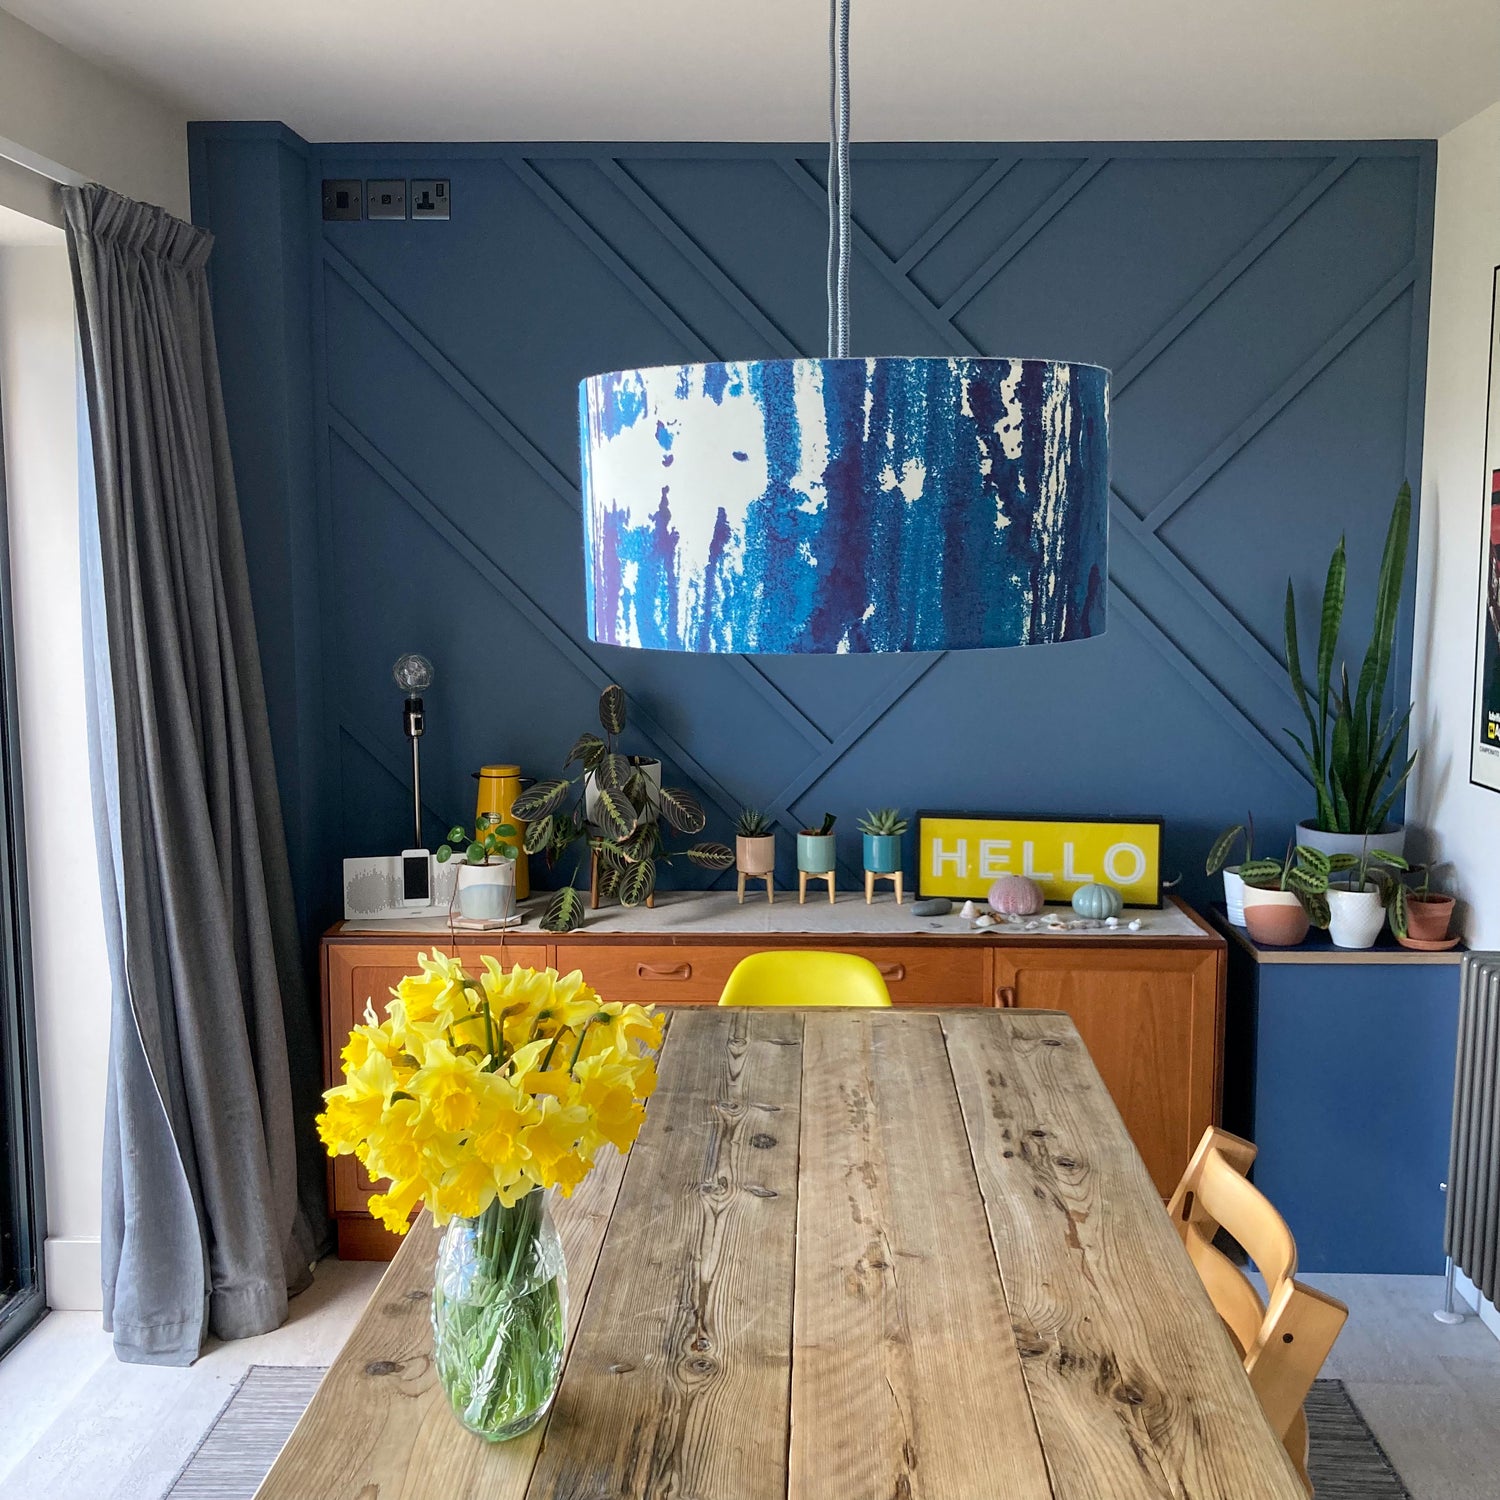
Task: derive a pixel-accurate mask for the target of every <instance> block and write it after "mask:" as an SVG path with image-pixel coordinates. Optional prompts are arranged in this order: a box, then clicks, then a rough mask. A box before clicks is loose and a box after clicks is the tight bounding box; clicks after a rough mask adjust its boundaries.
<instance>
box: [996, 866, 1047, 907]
mask: <svg viewBox="0 0 1500 1500" xmlns="http://www.w3.org/2000/svg"><path fill="white" fill-rule="evenodd" d="M989 902H990V910H991V911H996V912H999V913H1000V914H1001V915H1002V916H1007V917H1008V916H1017V917H1033V916H1035V915H1036V914H1037V912H1039V911H1040V910H1041V909H1042V908H1043V907H1044V906H1045V905H1046V904H1047V899H1046V897H1045V896H1043V895H1042V888H1041V886H1039V885H1038V884H1037V883H1036V881H1034V880H1028V879H1027V878H1026V877H1025V876H1024V875H1002V876H1001V877H1000V878H999V880H997V881H996V882H995V883H994V885H992V886H991V887H990V895H989Z"/></svg>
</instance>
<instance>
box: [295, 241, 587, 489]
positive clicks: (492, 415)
mask: <svg viewBox="0 0 1500 1500" xmlns="http://www.w3.org/2000/svg"><path fill="white" fill-rule="evenodd" d="M323 263H324V265H326V266H327V267H328V269H329V270H331V271H332V272H333V273H334V275H335V276H337V277H338V278H339V280H340V281H342V282H343V283H344V285H345V286H347V287H348V288H349V289H350V291H352V292H354V293H355V294H356V295H357V296H358V297H359V298H360V299H361V300H362V301H363V302H364V303H365V305H366V306H367V307H368V308H369V309H370V310H371V311H372V312H373V313H375V314H376V315H377V316H378V317H380V318H382V319H383V320H384V321H385V322H386V323H387V324H388V325H389V326H390V328H391V331H392V332H393V333H395V334H396V336H397V337H398V338H400V339H401V340H402V342H404V343H405V344H407V345H408V346H409V347H410V348H411V349H412V350H413V351H414V352H415V353H416V354H418V355H419V356H420V357H421V358H422V359H423V360H424V361H425V362H426V364H427V365H428V366H429V367H430V368H431V369H432V371H433V372H434V373H435V374H436V375H437V376H439V377H440V378H441V379H442V380H443V381H444V382H445V383H446V385H447V386H448V388H449V389H450V390H451V391H452V392H453V393H454V395H456V396H457V397H458V398H459V399H460V400H461V401H462V402H463V403H464V405H465V406H467V407H468V408H469V409H470V411H472V412H473V413H474V414H475V416H477V417H479V418H480V419H481V420H482V421H483V422H484V423H486V425H488V426H489V427H491V428H493V429H494V431H495V432H496V433H497V434H498V435H499V436H500V437H501V438H503V439H504V441H505V443H506V445H507V446H508V447H510V448H511V449H512V450H513V451H514V452H515V454H516V456H517V457H518V458H521V459H523V460H524V461H525V462H526V463H527V464H528V465H530V467H531V468H532V469H534V470H535V471H536V473H537V474H538V475H539V476H540V477H541V478H542V479H543V480H544V481H545V482H546V484H547V487H548V488H549V489H550V490H551V491H552V492H553V494H555V495H556V496H557V497H558V498H559V499H561V500H562V501H563V502H564V503H565V504H567V505H568V506H569V507H570V508H571V509H572V510H573V511H574V512H575V514H576V512H577V510H578V485H577V483H576V482H575V481H574V480H572V479H570V478H569V477H568V476H567V475H566V474H564V473H563V471H562V470H561V469H559V468H558V467H557V465H556V464H555V463H553V462H552V460H551V459H550V458H548V457H547V455H546V454H545V453H543V452H542V450H541V449H540V448H538V447H537V445H536V444H535V443H533V442H532V441H531V439H530V438H529V437H527V436H526V434H525V433H524V432H522V431H521V429H520V428H519V427H517V426H516V424H515V423H514V422H512V421H511V420H510V418H509V417H507V416H506V415H505V413H504V412H503V411H501V410H500V408H499V407H498V406H496V405H495V403H494V402H493V401H491V400H490V398H489V397H488V396H486V395H485V393H484V392H483V391H482V390H480V389H479V387H478V386H477V385H475V384H474V382H473V381H472V380H470V379H469V377H468V376H467V375H465V374H464V372H463V371H462V370H460V369H459V368H458V366H457V365H456V364H454V363H453V361H452V360H451V359H449V358H448V356H447V355H446V354H444V353H443V351H442V350H441V349H439V348H438V346H437V345H436V344H434V343H433V342H432V340H431V339H429V338H428V337H427V335H426V334H424V333H423V332H422V330H421V329H420V328H418V327H417V325H416V324H415V323H413V322H412V321H411V319H410V318H408V317H407V316H406V314H405V313H403V312H402V311H401V310H400V309H399V308H398V307H397V306H396V305H395V303H394V302H392V301H391V299H390V298H389V297H387V296H386V294H385V293H384V292H382V291H381V290H380V288H379V287H377V286H376V285H375V283H374V282H373V281H371V280H370V278H369V277H368V276H366V275H365V274H364V272H362V271H361V270H360V269H359V268H358V267H357V266H356V265H355V264H354V263H353V261H351V260H350V259H349V258H348V257H347V256H345V255H341V254H340V253H339V252H338V251H337V250H335V249H334V248H333V246H332V245H329V244H327V243H326V242H325V243H324V245H323Z"/></svg>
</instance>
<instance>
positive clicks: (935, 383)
mask: <svg viewBox="0 0 1500 1500" xmlns="http://www.w3.org/2000/svg"><path fill="white" fill-rule="evenodd" d="M1107 388H1108V372H1107V371H1105V370H1102V369H1100V368H1099V367H1098V366H1096V365H1082V364H1062V363H1053V362H1050V361H1047V360H1023V359H1014V360H1013V359H798V360H755V361H747V362H744V363H739V364H705V365H677V366H664V367H661V368H657V369H647V370H623V371H617V372H615V373H613V374H608V375H595V376H593V377H591V378H590V379H588V380H585V381H584V382H583V383H582V385H581V387H580V426H581V432H582V449H583V525H584V554H585V570H586V571H585V588H586V592H587V607H588V623H589V635H590V637H591V638H592V639H593V640H596V641H602V642H606V643H608V644H611V645H617V646H640V647H648V648H656V649H660V650H668V651H708V652H714V651H743V652H847V651H950V650H955V649H963V648H967V647H979V646H1025V645H1035V644H1041V643H1046V642H1055V641H1067V640H1077V639H1080V638H1082V637H1086V636H1090V635H1096V634H1099V633H1100V632H1102V631H1103V629H1104V601H1105V573H1106V549H1107V516H1108V425H1109V417H1108V394H1107Z"/></svg>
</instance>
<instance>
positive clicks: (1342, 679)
mask: <svg viewBox="0 0 1500 1500" xmlns="http://www.w3.org/2000/svg"><path fill="white" fill-rule="evenodd" d="M1410 533H1411V486H1410V485H1409V484H1403V485H1402V486H1401V491H1400V493H1399V494H1398V495H1397V496H1396V504H1395V507H1394V508H1393V510H1392V511H1391V520H1390V525H1389V527H1388V528H1387V530H1386V536H1385V551H1384V553H1383V554H1382V556H1381V559H1380V575H1379V578H1378V580H1377V583H1376V589H1375V621H1374V625H1373V627H1372V629H1371V633H1370V642H1369V645H1368V646H1367V647H1366V649H1365V655H1364V661H1363V663H1362V665H1361V666H1360V671H1359V681H1358V683H1357V684H1356V686H1355V687H1354V688H1353V689H1352V690H1351V688H1350V685H1349V669H1348V666H1347V664H1346V665H1344V666H1342V667H1341V668H1340V671H1339V674H1338V681H1337V684H1335V681H1334V671H1333V666H1334V653H1335V652H1336V650H1337V649H1338V637H1339V630H1340V627H1341V626H1342V624H1343V619H1344V593H1345V585H1346V582H1347V563H1346V560H1345V556H1344V542H1343V538H1342V537H1341V538H1340V539H1339V544H1338V546H1337V547H1335V548H1334V551H1333V557H1332V558H1331V559H1330V561H1329V564H1328V576H1327V579H1326V581H1325V583H1324V585H1323V603H1322V610H1321V612H1320V617H1319V628H1318V659H1317V675H1316V678H1315V681H1314V683H1313V684H1312V688H1311V690H1309V687H1308V684H1307V683H1306V682H1305V681H1304V679H1303V676H1302V656H1301V651H1300V649H1299V646H1298V640H1297V608H1296V600H1295V597H1294V595H1293V591H1292V584H1291V582H1290V580H1289V581H1288V582H1287V586H1286V621H1285V625H1286V663H1287V674H1288V676H1289V677H1290V678H1291V683H1292V692H1293V693H1294V694H1295V695H1296V699H1297V704H1298V707H1300V708H1301V710H1302V716H1303V718H1304V719H1305V720H1306V723H1307V736H1306V738H1305V739H1304V738H1303V737H1302V736H1301V735H1299V734H1297V733H1295V732H1293V731H1291V730H1288V731H1287V732H1288V733H1289V734H1291V736H1292V739H1293V740H1295V741H1296V743H1297V748H1298V749H1299V750H1301V752H1302V755H1303V758H1304V759H1305V760H1306V761H1307V766H1308V769H1309V771H1311V773H1312V781H1313V788H1314V790H1315V792H1316V793H1317V799H1318V811H1317V817H1316V820H1315V821H1314V822H1313V823H1311V824H1303V825H1302V827H1301V828H1300V829H1299V836H1300V838H1301V841H1302V843H1303V844H1307V843H1310V842H1314V841H1316V842H1318V843H1319V844H1320V845H1322V846H1324V847H1328V846H1329V844H1332V845H1333V846H1334V847H1331V848H1329V852H1330V853H1332V852H1335V849H1336V848H1337V847H1338V846H1340V845H1341V844H1344V845H1346V844H1347V843H1348V841H1347V840H1326V839H1320V838H1318V835H1330V834H1334V835H1337V834H1343V835H1355V836H1363V835H1368V834H1384V835H1385V837H1386V841H1387V843H1390V842H1392V840H1391V833H1392V830H1388V829H1387V828H1386V826H1385V825H1386V819H1387V817H1388V816H1389V814H1390V811H1391V808H1392V807H1394V806H1395V802H1396V798H1397V797H1398V796H1399V795H1400V794H1401V788H1402V787H1403V786H1404V785H1405V784H1406V778H1407V777H1408V776H1409V775H1410V774H1411V768H1412V765H1413V764H1414V762H1415V761H1416V755H1415V754H1412V755H1411V756H1409V757H1408V758H1407V759H1406V760H1405V761H1404V762H1401V761H1398V760H1397V758H1396V756H1397V750H1398V748H1399V746H1400V744H1401V740H1402V736H1403V735H1404V734H1405V733H1406V727H1407V723H1408V722H1409V720H1410V718H1411V708H1410V706H1409V705H1408V707H1407V708H1406V710H1405V712H1403V713H1400V714H1398V713H1396V711H1395V710H1394V709H1392V710H1391V712H1390V713H1389V714H1387V712H1386V702H1385V695H1386V688H1387V685H1388V683H1389V679H1390V673H1391V661H1392V657H1393V655H1394V651H1395V639H1396V614H1397V610H1398V608H1399V606H1400V602H1401V580H1402V575H1403V574H1404V572H1405V569H1406V549H1407V542H1408V540H1409V537H1410ZM1309 834H1311V835H1312V838H1309Z"/></svg>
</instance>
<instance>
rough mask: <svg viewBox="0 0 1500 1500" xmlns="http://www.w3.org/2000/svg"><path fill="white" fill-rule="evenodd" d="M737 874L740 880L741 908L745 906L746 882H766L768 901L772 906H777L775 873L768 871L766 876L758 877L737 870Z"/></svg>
mask: <svg viewBox="0 0 1500 1500" xmlns="http://www.w3.org/2000/svg"><path fill="white" fill-rule="evenodd" d="M735 874H736V876H737V877H738V878H739V887H740V905H741V906H743V905H744V904H745V882H746V881H747V880H764V881H765V883H766V900H767V902H769V903H770V904H771V905H772V906H774V905H775V904H776V884H775V880H776V877H775V874H774V872H773V871H770V870H767V871H766V873H765V874H764V875H756V874H753V873H751V872H749V871H746V870H736V871H735Z"/></svg>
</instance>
